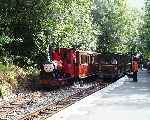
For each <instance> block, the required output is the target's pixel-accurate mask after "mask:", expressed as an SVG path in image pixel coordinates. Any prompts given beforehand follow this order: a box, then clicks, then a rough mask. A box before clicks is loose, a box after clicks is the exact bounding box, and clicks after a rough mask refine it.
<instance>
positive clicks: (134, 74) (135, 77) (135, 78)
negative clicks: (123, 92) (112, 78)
mask: <svg viewBox="0 0 150 120" xmlns="http://www.w3.org/2000/svg"><path fill="white" fill-rule="evenodd" d="M133 82H137V72H133Z"/></svg>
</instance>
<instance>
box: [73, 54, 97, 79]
mask: <svg viewBox="0 0 150 120" xmlns="http://www.w3.org/2000/svg"><path fill="white" fill-rule="evenodd" d="M76 56H77V64H76V71H77V74H76V77H78V78H86V77H90V76H93V75H96V74H97V72H98V63H97V53H96V52H90V51H76Z"/></svg>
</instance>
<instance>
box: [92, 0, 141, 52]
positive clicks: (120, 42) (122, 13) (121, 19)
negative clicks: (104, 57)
mask: <svg viewBox="0 0 150 120" xmlns="http://www.w3.org/2000/svg"><path fill="white" fill-rule="evenodd" d="M126 2H127V1H126V0H95V6H96V7H95V9H94V10H93V15H94V22H95V23H96V24H97V25H98V27H97V29H98V30H99V32H98V41H97V49H98V51H100V52H110V51H111V52H123V53H127V52H131V48H133V47H134V46H136V43H137V42H138V40H139V25H140V24H141V21H140V19H141V12H140V11H138V10H134V9H130V8H128V7H127V3H126Z"/></svg>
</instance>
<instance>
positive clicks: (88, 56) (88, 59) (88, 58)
mask: <svg viewBox="0 0 150 120" xmlns="http://www.w3.org/2000/svg"><path fill="white" fill-rule="evenodd" d="M87 57H88V61H87V63H88V64H90V60H91V59H90V56H87Z"/></svg>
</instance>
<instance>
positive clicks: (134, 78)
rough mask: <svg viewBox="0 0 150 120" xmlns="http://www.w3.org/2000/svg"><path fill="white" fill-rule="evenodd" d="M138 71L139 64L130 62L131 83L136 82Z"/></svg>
mask: <svg viewBox="0 0 150 120" xmlns="http://www.w3.org/2000/svg"><path fill="white" fill-rule="evenodd" d="M138 70H139V64H138V62H137V61H133V62H132V72H133V82H137V73H138Z"/></svg>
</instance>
